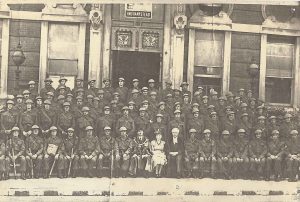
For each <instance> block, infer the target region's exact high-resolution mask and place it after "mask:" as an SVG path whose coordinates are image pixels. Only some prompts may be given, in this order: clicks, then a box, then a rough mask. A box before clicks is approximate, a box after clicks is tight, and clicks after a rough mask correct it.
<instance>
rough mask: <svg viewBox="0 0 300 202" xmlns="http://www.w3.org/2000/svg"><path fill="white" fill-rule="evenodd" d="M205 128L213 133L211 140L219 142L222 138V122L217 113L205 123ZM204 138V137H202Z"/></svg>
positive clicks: (211, 115)
mask: <svg viewBox="0 0 300 202" xmlns="http://www.w3.org/2000/svg"><path fill="white" fill-rule="evenodd" d="M204 124H205V128H206V129H209V130H210V132H211V135H210V136H211V138H212V139H213V140H218V139H219V136H220V127H221V126H220V121H219V118H218V115H217V112H211V113H210V116H209V118H208V119H207V120H206V121H205V122H204ZM201 137H202V136H201Z"/></svg>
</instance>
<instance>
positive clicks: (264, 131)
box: [254, 116, 267, 141]
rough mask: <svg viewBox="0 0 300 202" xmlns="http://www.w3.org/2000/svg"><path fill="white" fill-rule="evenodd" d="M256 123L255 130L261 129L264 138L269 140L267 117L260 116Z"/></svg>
mask: <svg viewBox="0 0 300 202" xmlns="http://www.w3.org/2000/svg"><path fill="white" fill-rule="evenodd" d="M256 123H257V124H256V125H255V126H254V130H257V129H259V130H261V132H262V139H264V140H265V141H266V140H267V126H266V117H265V116H259V117H257V121H256Z"/></svg>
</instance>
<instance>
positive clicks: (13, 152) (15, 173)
mask: <svg viewBox="0 0 300 202" xmlns="http://www.w3.org/2000/svg"><path fill="white" fill-rule="evenodd" d="M10 146H11V152H12V157H13V165H14V176H15V179H17V170H16V162H15V160H14V158H15V151H14V148H13V145H12V141H11V138H10Z"/></svg>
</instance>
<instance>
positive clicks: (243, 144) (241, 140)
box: [233, 128, 249, 179]
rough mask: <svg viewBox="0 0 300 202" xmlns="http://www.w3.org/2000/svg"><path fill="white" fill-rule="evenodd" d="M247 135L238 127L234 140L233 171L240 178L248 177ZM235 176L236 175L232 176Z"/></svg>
mask: <svg viewBox="0 0 300 202" xmlns="http://www.w3.org/2000/svg"><path fill="white" fill-rule="evenodd" d="M248 145H249V141H248V137H246V131H245V130H244V129H242V128H241V129H238V131H237V137H236V138H235V140H234V151H235V153H234V157H235V162H236V163H235V168H234V173H235V175H237V176H238V177H240V178H244V179H246V178H248V176H247V175H248V169H249V158H248ZM233 177H236V176H233Z"/></svg>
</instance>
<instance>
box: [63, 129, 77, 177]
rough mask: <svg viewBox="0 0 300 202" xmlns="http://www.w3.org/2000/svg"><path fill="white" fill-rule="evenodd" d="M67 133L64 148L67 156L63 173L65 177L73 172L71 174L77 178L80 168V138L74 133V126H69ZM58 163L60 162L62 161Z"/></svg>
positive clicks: (64, 153)
mask: <svg viewBox="0 0 300 202" xmlns="http://www.w3.org/2000/svg"><path fill="white" fill-rule="evenodd" d="M67 133H68V134H67V136H66V137H65V138H64V143H63V144H64V150H63V152H62V153H63V155H64V156H65V159H64V161H63V162H62V164H64V169H63V171H64V172H63V173H64V177H69V174H71V176H72V177H73V178H75V177H76V176H77V173H78V169H79V151H78V144H79V138H78V137H77V136H76V135H75V134H74V129H73V128H68V129H67ZM58 164H60V162H59V163H58ZM70 166H71V167H70ZM69 172H70V173H69Z"/></svg>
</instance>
